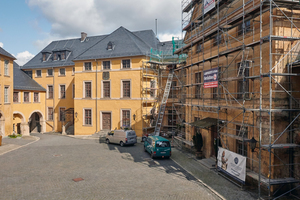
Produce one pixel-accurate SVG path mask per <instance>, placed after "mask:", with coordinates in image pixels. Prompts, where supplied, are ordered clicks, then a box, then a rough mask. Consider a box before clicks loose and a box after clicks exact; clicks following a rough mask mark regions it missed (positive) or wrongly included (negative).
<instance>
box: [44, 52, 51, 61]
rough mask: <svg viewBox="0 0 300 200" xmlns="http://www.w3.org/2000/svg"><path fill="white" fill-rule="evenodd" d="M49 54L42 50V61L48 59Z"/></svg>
mask: <svg viewBox="0 0 300 200" xmlns="http://www.w3.org/2000/svg"><path fill="white" fill-rule="evenodd" d="M50 54H51V53H50V52H46V51H45V52H42V60H43V62H46V61H47V60H48V58H49V55H50Z"/></svg>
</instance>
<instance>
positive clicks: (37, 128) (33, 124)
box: [28, 110, 46, 133]
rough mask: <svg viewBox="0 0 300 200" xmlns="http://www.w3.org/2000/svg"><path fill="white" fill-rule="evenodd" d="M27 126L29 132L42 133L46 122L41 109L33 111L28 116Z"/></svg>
mask: <svg viewBox="0 0 300 200" xmlns="http://www.w3.org/2000/svg"><path fill="white" fill-rule="evenodd" d="M28 126H29V132H30V133H37V132H38V133H44V132H45V131H46V122H45V118H44V115H43V113H42V112H41V111H39V110H35V111H33V112H32V113H31V114H30V115H29V118H28Z"/></svg>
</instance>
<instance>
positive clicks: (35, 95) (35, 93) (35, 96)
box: [33, 92, 40, 103]
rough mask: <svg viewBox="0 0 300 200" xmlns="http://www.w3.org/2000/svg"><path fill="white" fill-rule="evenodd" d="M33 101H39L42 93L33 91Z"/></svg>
mask: <svg viewBox="0 0 300 200" xmlns="http://www.w3.org/2000/svg"><path fill="white" fill-rule="evenodd" d="M33 102H34V103H39V102H40V93H39V92H34V93H33Z"/></svg>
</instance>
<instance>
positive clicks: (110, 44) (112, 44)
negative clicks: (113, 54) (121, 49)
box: [107, 42, 114, 50]
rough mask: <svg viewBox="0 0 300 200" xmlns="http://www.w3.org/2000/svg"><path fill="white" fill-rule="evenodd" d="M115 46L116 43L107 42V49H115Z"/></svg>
mask: <svg viewBox="0 0 300 200" xmlns="http://www.w3.org/2000/svg"><path fill="white" fill-rule="evenodd" d="M113 48H114V43H112V42H109V43H108V44H107V50H113Z"/></svg>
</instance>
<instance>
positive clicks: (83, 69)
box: [82, 62, 93, 72]
mask: <svg viewBox="0 0 300 200" xmlns="http://www.w3.org/2000/svg"><path fill="white" fill-rule="evenodd" d="M85 63H91V69H89V70H86V69H85ZM82 71H83V72H84V71H88V72H90V71H93V62H83V68H82Z"/></svg>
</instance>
